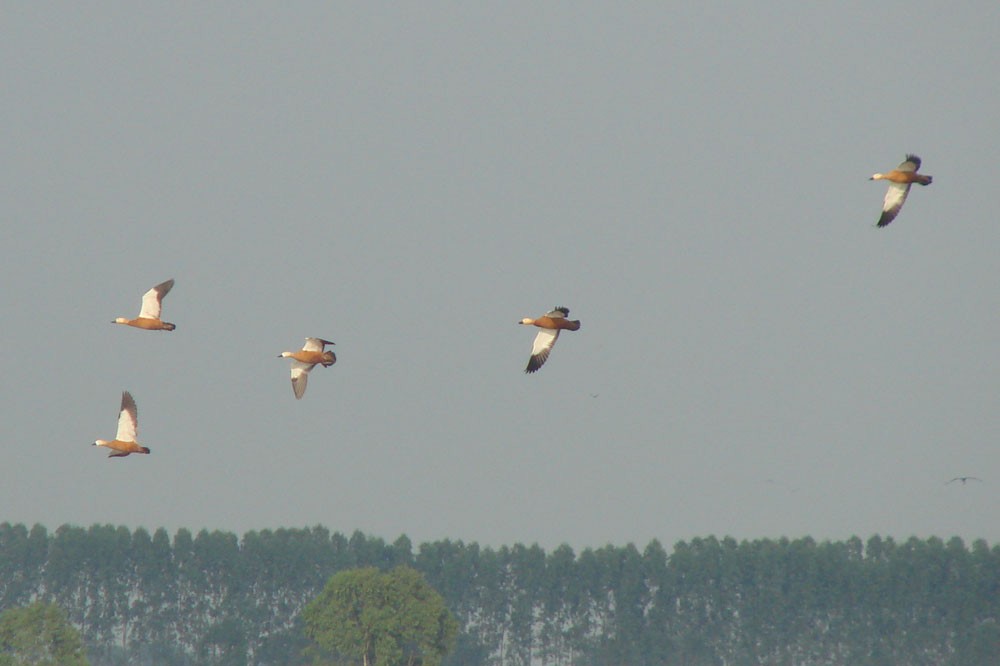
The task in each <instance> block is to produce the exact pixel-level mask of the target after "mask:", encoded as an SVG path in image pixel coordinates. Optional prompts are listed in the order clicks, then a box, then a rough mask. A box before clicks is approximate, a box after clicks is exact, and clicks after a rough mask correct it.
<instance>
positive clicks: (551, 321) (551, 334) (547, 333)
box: [518, 306, 580, 373]
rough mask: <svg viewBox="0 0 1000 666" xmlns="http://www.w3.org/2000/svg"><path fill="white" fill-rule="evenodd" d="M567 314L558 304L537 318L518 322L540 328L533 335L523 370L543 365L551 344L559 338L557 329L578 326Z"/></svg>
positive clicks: (569, 329)
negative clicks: (529, 356)
mask: <svg viewBox="0 0 1000 666" xmlns="http://www.w3.org/2000/svg"><path fill="white" fill-rule="evenodd" d="M568 316H569V310H568V309H567V308H564V307H561V306H560V307H557V308H554V309H553V310H552V311H551V312H546V313H545V314H544V315H542V316H541V317H538V318H537V319H530V318H528V317H525V318H524V319H522V320H521V321H519V322H518V323H519V324H524V325H526V326H537V327H538V328H539V329H541V330H539V331H538V335H536V336H535V343H534V345H532V347H531V358H529V359H528V367H527V368H525V369H524V371H525V372H527V373H532V372H535V371H536V370H538V369H539V368H540V367H542V366H543V365H545V361H546V360H547V359H548V358H549V352H551V351H552V346H553V345H555V344H556V340H558V339H559V331H576V330H578V329H579V328H580V322H579V321H570V320H569V319H566V317H568Z"/></svg>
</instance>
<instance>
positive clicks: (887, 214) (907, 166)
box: [868, 155, 934, 227]
mask: <svg viewBox="0 0 1000 666" xmlns="http://www.w3.org/2000/svg"><path fill="white" fill-rule="evenodd" d="M919 168H920V158H919V157H917V156H916V155H907V156H906V159H905V160H904V161H903V163H902V164H900V165H899V166H898V167H896V168H895V169H893V170H892V171H890V172H889V173H876V174H874V175H872V177H871V178H869V179H868V180H888V181H889V189H888V191H886V193H885V201H884V202H882V216H881V217H880V218H879V219H878V226H879V227H884V226H886V225H887V224H889V223H890V222H892V221H893V220H894V219H896V215H898V214H899V210H900V209H901V208H902V207H903V202H904V201H906V195H907V194H909V193H910V185H912V184H913V183H919V184H920V185H930V184H931V181H933V180H934V179H933V178H932V177H931V176H925V175H923V174H920V173H917V169H919Z"/></svg>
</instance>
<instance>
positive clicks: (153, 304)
mask: <svg viewBox="0 0 1000 666" xmlns="http://www.w3.org/2000/svg"><path fill="white" fill-rule="evenodd" d="M173 287H174V281H173V279H170V280H167V281H166V282H161V283H160V284H158V285H156V286H155V287H153V288H152V289H150V290H149V291H147V292H146V293H145V294H143V295H142V309H141V310H139V317H141V318H144V319H159V318H160V312H161V310H162V301H163V297H164V296H166V295H167V294H169V293H170V290H171V289H173Z"/></svg>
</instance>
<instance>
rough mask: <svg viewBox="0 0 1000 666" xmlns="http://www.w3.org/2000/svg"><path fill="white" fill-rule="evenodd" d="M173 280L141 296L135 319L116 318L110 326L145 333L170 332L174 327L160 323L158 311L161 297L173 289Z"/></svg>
mask: <svg viewBox="0 0 1000 666" xmlns="http://www.w3.org/2000/svg"><path fill="white" fill-rule="evenodd" d="M173 286H174V281H173V278H171V279H170V280H167V281H166V282H161V283H160V284H158V285H156V286H155V287H153V288H152V289H150V290H149V291H147V292H146V293H145V294H143V295H142V309H141V310H139V316H138V317H136V318H135V319H126V318H125V317H118V318H117V319H115V320H114V321H113V322H111V323H112V324H125V325H126V326H134V327H135V328H144V329H146V330H147V331H172V330H174V329H175V328H177V327H176V326H174V325H173V324H171V323H170V322H168V321H160V310H161V309H162V306H163V297H164V296H166V295H167V294H169V293H170V290H171V289H173Z"/></svg>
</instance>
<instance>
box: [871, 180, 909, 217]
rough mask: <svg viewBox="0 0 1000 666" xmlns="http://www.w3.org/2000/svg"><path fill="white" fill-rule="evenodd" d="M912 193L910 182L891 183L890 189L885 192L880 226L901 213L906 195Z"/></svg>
mask: <svg viewBox="0 0 1000 666" xmlns="http://www.w3.org/2000/svg"><path fill="white" fill-rule="evenodd" d="M909 193H910V184H909V183H890V184H889V189H888V190H886V192H885V200H884V201H883V202H882V216H881V217H880V218H879V220H878V226H880V227H884V226H886V225H887V224H889V223H890V222H892V221H893V220H895V219H896V216H897V215H899V211H900V209H901V208H902V207H903V202H905V201H906V195H907V194H909Z"/></svg>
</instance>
